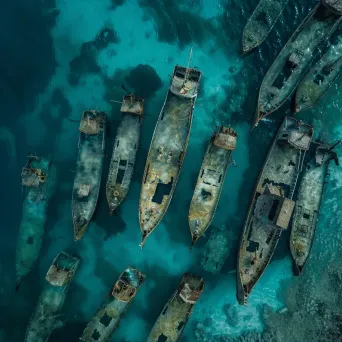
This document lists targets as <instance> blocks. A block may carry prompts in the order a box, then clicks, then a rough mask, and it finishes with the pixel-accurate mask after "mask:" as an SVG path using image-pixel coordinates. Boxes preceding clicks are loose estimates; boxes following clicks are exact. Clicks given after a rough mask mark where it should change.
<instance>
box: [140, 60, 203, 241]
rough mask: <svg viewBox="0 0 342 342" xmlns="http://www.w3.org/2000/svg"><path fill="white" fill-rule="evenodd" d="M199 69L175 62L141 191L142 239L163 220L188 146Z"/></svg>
mask: <svg viewBox="0 0 342 342" xmlns="http://www.w3.org/2000/svg"><path fill="white" fill-rule="evenodd" d="M200 78H201V73H200V72H199V71H198V70H195V69H188V68H184V67H180V66H176V67H175V69H174V72H173V75H172V80H171V85H170V88H169V91H168V93H167V96H166V99H165V103H164V105H163V108H162V111H161V113H160V115H159V118H158V122H157V125H156V128H155V131H154V134H153V138H152V142H151V146H150V150H149V153H148V157H147V161H146V166H145V171H144V176H143V181H142V188H141V193H140V205H139V220H140V229H141V232H142V243H141V246H143V244H144V243H145V240H146V238H147V236H148V235H149V234H151V233H152V231H153V230H154V229H155V228H156V226H157V225H158V224H159V223H160V221H161V220H162V218H163V216H164V214H165V213H166V210H167V208H168V206H169V204H170V202H171V199H172V195H173V193H174V191H175V188H176V184H177V181H178V177H179V173H180V170H181V167H182V165H183V160H184V156H185V152H186V149H187V146H188V140H189V135H190V128H191V123H192V113H193V109H194V104H195V101H196V98H197V89H198V85H199V81H200Z"/></svg>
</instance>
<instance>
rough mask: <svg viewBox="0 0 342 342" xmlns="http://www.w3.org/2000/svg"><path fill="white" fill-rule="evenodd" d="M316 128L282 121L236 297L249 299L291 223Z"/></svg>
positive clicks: (247, 234) (244, 241)
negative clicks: (299, 179) (299, 182)
mask: <svg viewBox="0 0 342 342" xmlns="http://www.w3.org/2000/svg"><path fill="white" fill-rule="evenodd" d="M312 135H313V127H312V126H309V125H307V124H305V123H303V122H301V121H297V120H295V119H293V118H290V117H286V118H285V119H284V121H283V122H282V124H281V126H280V128H279V130H278V133H277V135H276V137H275V139H274V142H273V144H272V146H271V148H270V150H269V152H268V155H267V157H266V161H265V164H264V166H263V168H262V171H261V174H260V176H259V180H258V183H257V186H256V190H255V193H254V195H253V197H252V202H251V205H250V208H249V211H248V215H247V219H246V222H245V225H244V229H243V234H242V237H241V243H240V249H239V254H238V263H237V298H238V301H239V303H240V304H243V305H247V298H248V296H249V294H250V293H251V291H252V289H253V287H254V286H255V284H256V283H257V281H258V280H259V279H260V277H261V276H262V274H263V272H264V271H265V269H266V267H267V265H268V264H269V263H270V260H271V258H272V255H273V253H274V251H275V249H276V246H277V244H278V240H279V238H280V235H281V233H282V231H283V230H286V229H287V228H288V226H289V223H290V219H291V217H292V213H293V210H294V206H295V202H294V201H293V200H292V198H293V195H294V192H295V189H296V184H297V181H298V177H299V175H300V174H301V172H302V168H303V162H304V159H305V155H306V152H307V150H308V149H309V147H310V143H311V140H312Z"/></svg>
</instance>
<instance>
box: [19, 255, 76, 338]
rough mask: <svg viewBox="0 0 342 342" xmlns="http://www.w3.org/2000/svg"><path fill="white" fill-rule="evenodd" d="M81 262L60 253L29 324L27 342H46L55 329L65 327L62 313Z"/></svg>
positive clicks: (48, 275)
mask: <svg viewBox="0 0 342 342" xmlns="http://www.w3.org/2000/svg"><path fill="white" fill-rule="evenodd" d="M79 262H80V261H79V259H78V258H75V257H73V256H72V255H70V254H67V253H65V252H61V253H59V254H58V255H57V257H56V258H55V259H54V261H53V263H52V265H51V266H50V268H49V271H48V272H47V274H46V277H45V280H46V284H45V286H44V289H43V291H42V293H41V295H40V297H39V300H38V304H37V306H36V309H35V311H34V312H33V314H32V317H31V319H30V322H29V324H28V327H27V330H26V335H25V342H46V341H48V339H49V337H50V335H51V334H52V332H53V331H54V330H55V329H57V328H60V327H62V326H63V321H62V319H61V314H60V311H61V309H62V307H63V304H64V302H65V299H66V296H67V294H68V289H69V286H70V283H71V281H72V279H73V277H74V275H75V272H76V270H77V268H78V265H79Z"/></svg>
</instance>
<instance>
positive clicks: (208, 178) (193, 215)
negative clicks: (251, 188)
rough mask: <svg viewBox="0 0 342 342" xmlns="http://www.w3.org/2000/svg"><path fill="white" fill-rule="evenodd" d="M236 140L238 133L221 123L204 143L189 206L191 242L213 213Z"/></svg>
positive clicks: (207, 225)
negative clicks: (201, 160)
mask: <svg viewBox="0 0 342 342" xmlns="http://www.w3.org/2000/svg"><path fill="white" fill-rule="evenodd" d="M236 140H237V133H236V132H235V131H234V130H233V129H232V128H231V127H228V128H226V127H221V128H220V130H219V132H218V133H216V134H214V135H213V137H212V138H211V140H210V143H209V145H208V147H207V150H206V153H205V156H204V159H203V162H202V166H201V170H200V173H199V176H198V179H197V183H196V186H195V191H194V195H193V197H192V200H191V204H190V210H189V226H190V232H191V238H192V245H193V244H194V243H195V242H196V241H197V240H198V239H199V238H200V237H201V236H202V235H203V234H204V232H205V231H206V230H207V228H208V227H209V225H210V223H211V221H212V219H213V217H214V215H215V211H216V208H217V205H218V202H219V199H220V195H221V192H222V188H223V184H224V180H225V176H226V172H227V169H228V166H229V165H230V163H231V154H232V151H233V150H235V148H236Z"/></svg>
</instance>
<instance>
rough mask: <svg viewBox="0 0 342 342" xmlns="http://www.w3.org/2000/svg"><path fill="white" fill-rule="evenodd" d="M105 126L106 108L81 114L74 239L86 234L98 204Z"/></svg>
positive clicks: (73, 203) (73, 215)
mask: <svg viewBox="0 0 342 342" xmlns="http://www.w3.org/2000/svg"><path fill="white" fill-rule="evenodd" d="M105 126H106V114H105V113H104V112H100V111H97V110H88V111H85V112H84V113H83V114H82V119H81V123H80V128H79V129H80V138H79V143H78V148H79V152H78V159H77V166H76V172H75V181H74V188H73V192H72V205H71V206H72V218H73V222H74V239H75V241H77V240H80V239H81V238H82V236H83V235H84V233H85V231H86V228H87V226H88V224H89V222H90V220H91V218H92V216H93V214H94V211H95V208H96V205H97V200H98V197H99V192H100V184H101V175H102V166H103V158H104V148H105V129H106V128H105Z"/></svg>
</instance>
